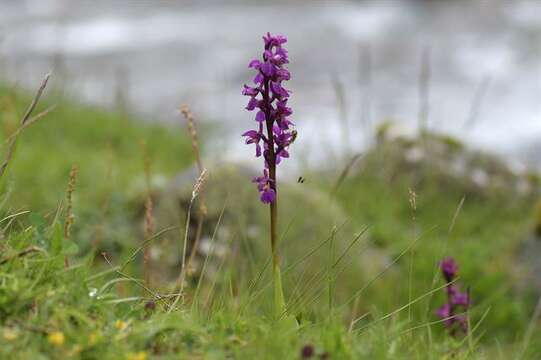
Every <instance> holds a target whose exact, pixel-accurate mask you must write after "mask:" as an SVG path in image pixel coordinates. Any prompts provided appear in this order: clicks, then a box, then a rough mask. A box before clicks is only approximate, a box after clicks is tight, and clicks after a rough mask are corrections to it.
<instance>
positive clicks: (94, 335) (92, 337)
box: [88, 331, 100, 346]
mask: <svg viewBox="0 0 541 360" xmlns="http://www.w3.org/2000/svg"><path fill="white" fill-rule="evenodd" d="M99 338H100V334H99V333H98V332H97V331H95V332H93V333H91V334H90V336H89V337H88V345H90V346H93V345H96V343H97V342H98V339H99Z"/></svg>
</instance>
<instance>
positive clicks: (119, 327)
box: [115, 319, 128, 331]
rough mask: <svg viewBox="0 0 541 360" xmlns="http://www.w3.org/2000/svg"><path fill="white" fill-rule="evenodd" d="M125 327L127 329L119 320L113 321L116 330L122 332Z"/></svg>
mask: <svg viewBox="0 0 541 360" xmlns="http://www.w3.org/2000/svg"><path fill="white" fill-rule="evenodd" d="M127 327H128V323H127V322H125V321H122V320H120V319H119V320H117V321H115V328H117V329H118V330H120V331H122V330H125V329H126V328H127Z"/></svg>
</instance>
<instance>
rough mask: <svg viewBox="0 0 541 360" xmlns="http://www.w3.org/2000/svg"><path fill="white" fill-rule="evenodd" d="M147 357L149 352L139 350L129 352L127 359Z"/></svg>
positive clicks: (136, 359)
mask: <svg viewBox="0 0 541 360" xmlns="http://www.w3.org/2000/svg"><path fill="white" fill-rule="evenodd" d="M146 359H147V353H146V352H144V351H139V352H136V353H128V355H127V356H126V360H146Z"/></svg>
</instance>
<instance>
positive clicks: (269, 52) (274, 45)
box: [242, 33, 293, 203]
mask: <svg viewBox="0 0 541 360" xmlns="http://www.w3.org/2000/svg"><path fill="white" fill-rule="evenodd" d="M263 41H264V44H265V47H264V51H263V56H262V59H261V60H259V59H254V60H252V61H250V63H249V64H248V67H249V68H252V69H254V70H257V75H256V76H255V78H254V81H253V82H254V86H248V85H244V88H243V90H242V95H244V96H248V97H250V100H249V101H248V104H247V105H246V110H248V111H255V112H256V113H255V121H256V123H257V128H256V129H254V130H249V131H247V132H245V133H244V134H242V136H244V137H245V138H246V144H255V146H256V157H260V156H261V155H263V157H264V164H265V169H266V170H268V175H264V176H260V177H257V178H256V179H254V182H255V183H256V184H257V188H258V190H259V192H260V198H261V201H262V202H264V203H272V202H274V201H275V200H276V195H277V191H276V165H278V164H279V163H280V162H281V161H282V160H283V159H284V158H288V157H289V152H288V148H289V145H291V143H292V140H293V136H292V131H293V129H292V126H293V123H292V122H291V120H290V119H289V116H290V115H291V114H292V113H293V111H292V110H291V108H290V107H288V106H287V101H288V99H289V94H290V91H289V90H287V89H285V88H284V87H283V86H282V82H284V81H287V80H289V79H290V78H291V74H290V73H289V71H288V70H287V69H286V68H284V65H285V64H288V63H289V58H288V53H287V50H286V49H284V48H283V47H282V45H283V44H285V43H286V42H287V39H286V38H285V37H284V36H281V35H274V36H273V35H271V34H270V33H267V34H266V35H265V36H263ZM261 144H263V149H264V151H262V148H261ZM265 178H268V179H269V180H268V181H267V180H264V179H265Z"/></svg>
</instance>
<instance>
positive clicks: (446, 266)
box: [440, 257, 458, 282]
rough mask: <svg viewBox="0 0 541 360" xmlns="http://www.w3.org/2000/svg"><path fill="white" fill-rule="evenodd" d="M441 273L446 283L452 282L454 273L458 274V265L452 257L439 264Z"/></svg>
mask: <svg viewBox="0 0 541 360" xmlns="http://www.w3.org/2000/svg"><path fill="white" fill-rule="evenodd" d="M440 267H441V271H442V273H443V276H444V277H445V280H447V282H451V281H453V279H454V277H455V276H456V273H457V272H458V265H457V264H456V262H455V260H454V259H453V258H452V257H448V258H445V259H443V261H442V262H441V265H440Z"/></svg>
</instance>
